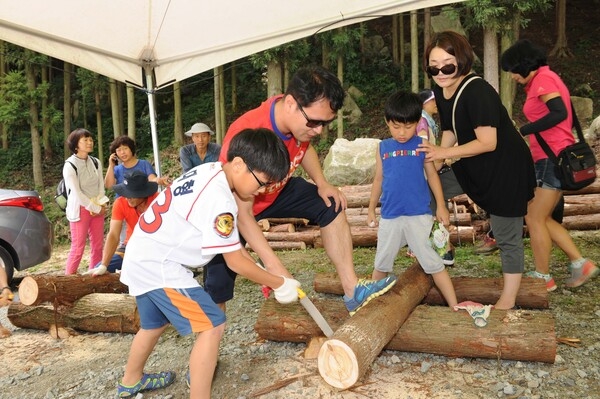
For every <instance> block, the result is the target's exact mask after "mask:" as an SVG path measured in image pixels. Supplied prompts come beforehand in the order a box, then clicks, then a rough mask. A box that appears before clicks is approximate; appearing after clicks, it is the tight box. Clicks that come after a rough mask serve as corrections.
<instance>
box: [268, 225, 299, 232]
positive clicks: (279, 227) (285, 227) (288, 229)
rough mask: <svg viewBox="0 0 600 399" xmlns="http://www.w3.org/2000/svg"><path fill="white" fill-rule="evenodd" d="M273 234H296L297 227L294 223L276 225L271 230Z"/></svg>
mask: <svg viewBox="0 0 600 399" xmlns="http://www.w3.org/2000/svg"><path fill="white" fill-rule="evenodd" d="M269 231H270V232H271V233H294V232H295V231H296V226H294V225H293V224H292V223H284V224H276V225H273V226H271V227H270V228H269Z"/></svg>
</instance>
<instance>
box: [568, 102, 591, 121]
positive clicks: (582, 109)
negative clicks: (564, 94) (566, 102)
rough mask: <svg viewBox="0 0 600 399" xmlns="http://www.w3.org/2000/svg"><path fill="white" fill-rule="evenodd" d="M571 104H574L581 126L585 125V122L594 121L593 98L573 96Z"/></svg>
mask: <svg viewBox="0 0 600 399" xmlns="http://www.w3.org/2000/svg"><path fill="white" fill-rule="evenodd" d="M571 102H572V103H573V108H575V112H576V113H577V119H579V122H580V123H581V125H585V122H587V121H589V120H590V119H592V115H593V113H594V102H593V101H592V99H591V98H585V97H577V96H571Z"/></svg>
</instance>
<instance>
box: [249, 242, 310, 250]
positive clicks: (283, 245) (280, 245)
mask: <svg viewBox="0 0 600 399" xmlns="http://www.w3.org/2000/svg"><path fill="white" fill-rule="evenodd" d="M268 243H269V246H270V247H271V249H272V250H273V251H290V250H293V249H300V250H305V249H306V244H305V243H303V242H302V241H268ZM246 249H247V250H248V251H254V250H253V249H252V247H250V245H248V244H246Z"/></svg>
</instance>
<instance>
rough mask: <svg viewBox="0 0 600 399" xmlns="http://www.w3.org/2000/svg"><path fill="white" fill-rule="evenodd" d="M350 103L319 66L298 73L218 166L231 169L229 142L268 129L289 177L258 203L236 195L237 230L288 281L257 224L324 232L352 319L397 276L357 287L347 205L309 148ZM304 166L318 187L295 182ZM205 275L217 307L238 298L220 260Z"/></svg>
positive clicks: (237, 125)
mask: <svg viewBox="0 0 600 399" xmlns="http://www.w3.org/2000/svg"><path fill="white" fill-rule="evenodd" d="M344 97H345V92H344V89H343V87H342V85H341V83H340V81H339V80H338V78H337V77H336V76H335V75H334V74H332V73H331V72H329V71H327V70H325V69H323V68H321V67H310V68H302V69H300V70H298V71H297V72H296V73H295V74H294V76H293V77H292V79H291V80H290V83H289V85H288V88H287V90H286V92H285V94H283V95H277V96H274V97H271V98H269V99H268V100H266V101H265V102H263V103H262V104H261V105H260V106H259V107H258V108H255V109H253V110H250V111H248V112H246V113H245V114H244V115H242V116H241V117H240V118H238V119H237V120H236V121H235V122H233V123H232V124H231V126H230V127H229V130H228V131H227V134H226V136H225V139H224V141H223V145H222V148H221V156H220V157H219V161H221V162H223V163H225V162H226V158H227V150H228V148H229V143H230V142H231V139H232V138H233V137H234V136H235V135H236V134H238V133H239V132H240V131H242V130H243V129H247V128H267V129H270V130H273V131H274V132H275V133H276V134H277V135H278V136H279V138H280V139H281V140H282V141H283V142H284V143H285V145H286V147H287V149H288V152H289V154H290V170H289V173H288V175H287V177H286V178H285V179H284V180H283V181H281V182H278V183H274V184H271V183H270V182H266V183H264V182H262V183H263V185H266V189H265V191H264V192H263V193H260V194H258V195H256V196H255V197H254V202H251V201H244V200H242V199H240V198H239V197H237V196H235V197H236V201H237V203H238V208H239V214H238V221H237V223H238V228H239V230H240V232H241V234H242V236H243V237H244V238H245V239H246V240H247V242H248V244H249V245H250V246H251V247H252V249H253V250H254V251H255V252H256V253H257V254H258V256H259V257H260V258H261V260H262V261H263V262H264V264H265V266H266V268H267V270H268V271H269V272H271V273H274V274H280V275H283V276H286V277H289V276H291V275H290V273H289V272H288V271H287V269H286V268H285V267H284V266H283V264H282V263H281V260H280V259H279V258H278V257H277V255H275V253H274V252H273V250H272V249H271V247H270V246H269V244H268V242H267V240H266V239H265V237H264V235H263V234H262V232H261V231H260V228H259V227H258V225H257V223H256V220H257V219H262V218H270V217H271V218H275V217H299V218H306V219H308V220H309V221H310V223H311V224H317V225H319V226H320V228H321V237H322V238H323V246H324V247H325V251H326V252H327V255H328V256H329V258H330V259H331V262H332V263H333V265H334V266H335V268H336V271H337V273H338V275H339V277H340V280H341V282H342V286H343V288H344V293H345V295H344V301H345V304H346V307H347V308H348V311H349V312H350V314H351V315H352V314H354V313H355V312H356V311H358V310H359V309H360V308H361V307H362V306H364V305H365V304H366V303H367V302H368V301H370V300H371V299H373V298H375V297H377V296H379V295H382V294H383V293H385V292H387V291H388V290H389V289H390V288H391V287H392V286H393V285H394V284H395V282H396V277H395V276H393V275H391V276H389V277H387V278H384V279H381V280H379V281H371V280H360V281H359V280H358V278H357V277H356V273H355V271H354V261H353V259H352V236H351V235H350V226H349V224H348V221H347V219H346V213H345V209H346V207H347V199H346V197H345V196H344V194H343V193H342V192H341V191H340V190H339V189H338V188H337V187H334V186H333V185H331V184H330V183H329V182H328V181H327V180H326V179H325V176H324V175H323V170H322V168H321V163H320V161H319V156H318V154H317V151H316V150H315V149H314V147H313V146H312V145H311V143H310V141H311V139H312V138H314V137H317V136H318V135H320V134H321V132H322V131H323V127H324V126H325V125H329V124H330V123H331V122H333V120H334V119H335V118H336V117H337V111H338V110H339V109H340V108H342V105H343V103H344ZM298 166H302V168H304V170H305V171H306V173H307V174H308V176H309V177H310V179H311V180H312V182H308V181H306V180H305V179H303V178H301V177H294V176H292V175H293V174H294V171H295V170H296V168H297V167H298ZM313 182H314V183H313ZM219 261H220V262H221V265H219V264H218V262H219ZM205 270H206V273H205V277H206V278H205V289H206V291H207V292H208V293H209V294H210V295H211V297H212V298H213V300H214V301H215V302H216V303H218V304H224V303H225V302H226V301H228V300H229V299H231V298H232V297H233V286H234V282H235V274H234V273H233V272H231V271H230V270H228V269H227V268H226V266H225V264H224V261H223V260H222V258H220V260H219V259H217V257H215V259H214V260H213V262H212V264H210V265H208V267H206V269H205Z"/></svg>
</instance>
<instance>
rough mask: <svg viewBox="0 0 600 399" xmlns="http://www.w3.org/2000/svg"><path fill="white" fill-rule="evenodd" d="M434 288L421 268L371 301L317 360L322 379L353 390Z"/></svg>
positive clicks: (412, 269) (414, 267)
mask: <svg viewBox="0 0 600 399" xmlns="http://www.w3.org/2000/svg"><path fill="white" fill-rule="evenodd" d="M432 284H433V282H432V279H431V277H430V276H428V275H426V274H425V273H424V272H423V269H421V267H420V266H419V265H418V264H413V265H412V266H411V267H409V268H408V269H407V270H406V271H405V272H404V273H402V274H401V275H400V276H399V278H398V282H397V283H396V285H395V286H394V287H393V288H392V289H391V290H390V292H389V293H387V294H385V295H383V296H380V297H378V298H375V299H373V300H371V302H370V303H369V304H367V305H366V306H365V308H364V309H362V310H361V311H359V312H358V313H356V314H355V315H354V316H353V317H352V318H350V319H348V320H346V322H345V323H344V324H342V326H340V327H339V328H338V329H337V331H336V332H335V333H334V334H333V336H332V337H331V338H330V339H329V340H327V341H326V342H325V344H324V345H323V346H322V347H321V350H320V351H319V355H318V358H317V364H318V368H319V373H320V374H321V377H323V379H324V380H325V381H326V382H327V383H328V384H329V385H331V386H333V387H336V388H340V389H347V388H350V387H351V386H353V385H354V384H355V383H356V382H357V381H358V380H359V379H360V378H361V377H362V376H363V375H364V374H365V373H366V372H367V370H368V369H369V367H371V364H372V363H373V360H375V358H376V357H377V356H378V355H379V353H380V352H381V350H382V349H383V348H384V347H385V345H387V343H388V342H389V341H390V340H391V339H392V337H393V336H394V334H396V333H397V332H398V329H399V328H400V326H401V325H402V323H404V321H405V320H406V319H407V318H408V316H409V315H410V313H411V312H412V311H413V309H414V308H415V306H417V305H418V304H419V303H420V302H421V301H422V300H423V298H424V297H425V295H426V294H427V292H429V289H430V288H431V286H432ZM369 310H371V311H369Z"/></svg>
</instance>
